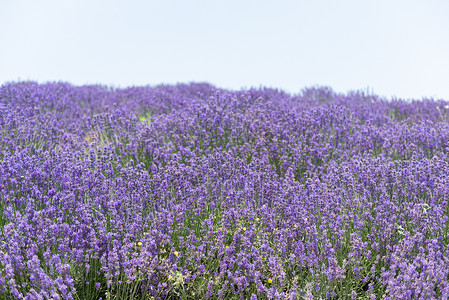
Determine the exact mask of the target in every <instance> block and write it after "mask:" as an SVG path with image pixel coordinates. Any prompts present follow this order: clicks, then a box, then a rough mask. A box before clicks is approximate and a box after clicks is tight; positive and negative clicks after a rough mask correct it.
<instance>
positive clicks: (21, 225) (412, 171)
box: [0, 82, 449, 299]
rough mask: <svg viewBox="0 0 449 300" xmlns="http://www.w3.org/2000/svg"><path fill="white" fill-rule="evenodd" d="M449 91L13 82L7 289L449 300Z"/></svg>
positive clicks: (3, 136) (58, 294) (3, 273)
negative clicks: (403, 93) (416, 96)
mask: <svg viewBox="0 0 449 300" xmlns="http://www.w3.org/2000/svg"><path fill="white" fill-rule="evenodd" d="M448 141H449V103H448V102H445V101H442V100H439V101H436V100H420V101H402V100H393V101H387V100H385V99H382V98H380V97H377V96H375V95H368V94H366V93H363V92H351V93H348V94H338V93H335V92H333V91H332V90H331V89H329V88H308V89H305V90H303V91H302V92H301V93H300V94H298V95H289V94H286V93H283V92H281V91H278V90H274V89H266V88H265V89H251V90H247V91H233V92H231V91H226V90H219V89H216V88H215V87H213V86H210V85H208V84H179V85H176V86H169V85H161V86H156V87H131V88H126V89H112V88H109V87H105V86H81V87H75V86H72V85H70V84H66V83H48V84H37V83H34V82H18V83H9V84H5V85H3V86H1V87H0V229H1V233H0V298H1V299H166V298H170V299H179V298H182V299H234V298H235V299H267V298H268V299H319V298H323V299H349V298H351V299H357V298H358V297H360V298H364V299H367V298H369V299H448V298H449V253H448V244H449V233H448V232H449V223H448V217H449V208H448V200H449V188H448V187H449V175H448V174H449V144H448V143H449V142H448Z"/></svg>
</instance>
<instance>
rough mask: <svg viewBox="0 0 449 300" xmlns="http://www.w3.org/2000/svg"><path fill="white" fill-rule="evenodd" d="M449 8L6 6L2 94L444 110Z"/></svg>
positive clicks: (360, 2)
mask: <svg viewBox="0 0 449 300" xmlns="http://www.w3.org/2000/svg"><path fill="white" fill-rule="evenodd" d="M447 15H449V1H447V0H427V1H424V0H370V1H368V0H338V1H337V0H334V1H332V0H315V1H311V0H304V1H303V0H297V1H287V0H285V1H284V0H277V1H274V0H270V1H264V0H259V1H255V0H252V1H250V0H220V1H219V0H203V1H199V0H189V1H186V0H160V1H151V0H149V1H143V0H142V1H137V0H127V1H115V0H107V1H102V0H99V1H96V0H0V84H4V83H6V82H10V81H19V80H33V81H38V82H48V81H65V82H69V83H72V84H75V85H83V84H104V85H110V86H113V87H127V86H140V85H157V84H175V83H178V82H182V83H188V82H208V83H211V84H213V85H215V86H217V87H219V88H228V89H233V90H238V89H248V88H251V87H256V88H257V87H261V86H265V87H271V88H278V89H282V90H284V91H286V92H289V93H292V94H294V93H298V92H300V91H301V90H302V89H303V88H305V87H312V86H329V87H331V88H332V89H333V90H334V91H336V92H347V91H355V90H364V91H369V92H371V93H375V94H378V95H381V96H384V97H387V98H401V99H409V98H414V99H422V98H436V99H445V100H449V18H447Z"/></svg>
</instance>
